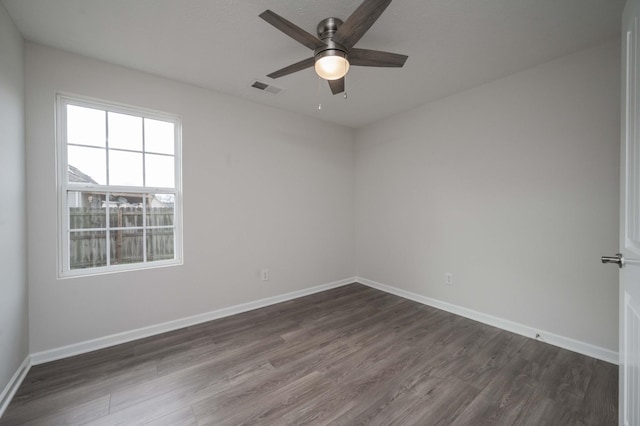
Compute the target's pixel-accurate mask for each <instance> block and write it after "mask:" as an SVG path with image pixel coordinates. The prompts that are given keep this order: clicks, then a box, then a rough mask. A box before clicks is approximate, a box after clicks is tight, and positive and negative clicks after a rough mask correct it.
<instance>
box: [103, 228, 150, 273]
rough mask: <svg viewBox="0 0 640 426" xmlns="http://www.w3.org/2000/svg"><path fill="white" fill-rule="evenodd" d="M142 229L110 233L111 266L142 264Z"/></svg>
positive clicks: (119, 230) (120, 230)
mask: <svg viewBox="0 0 640 426" xmlns="http://www.w3.org/2000/svg"><path fill="white" fill-rule="evenodd" d="M143 250H144V248H143V246H142V229H118V230H113V231H111V264H112V265H120V264H123V263H139V262H143V261H144V258H143V256H142V255H143Z"/></svg>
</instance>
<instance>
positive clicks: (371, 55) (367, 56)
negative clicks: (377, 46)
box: [347, 49, 408, 67]
mask: <svg viewBox="0 0 640 426" xmlns="http://www.w3.org/2000/svg"><path fill="white" fill-rule="evenodd" d="M407 58H408V56H407V55H400V54H399V53H391V52H381V51H379V50H369V49H351V50H349V56H348V58H347V59H348V60H349V64H350V65H359V66H361V67H402V66H403V65H404V63H405V61H406V60H407Z"/></svg>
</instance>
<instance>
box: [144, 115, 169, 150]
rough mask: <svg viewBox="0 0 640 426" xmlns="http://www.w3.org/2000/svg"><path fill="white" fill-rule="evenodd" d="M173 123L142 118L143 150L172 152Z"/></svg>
mask: <svg viewBox="0 0 640 426" xmlns="http://www.w3.org/2000/svg"><path fill="white" fill-rule="evenodd" d="M174 132H175V129H174V124H173V123H169V122H167V121H158V120H152V119H150V118H145V119H144V150H145V151H147V152H157V153H160V154H171V155H173V154H174Z"/></svg>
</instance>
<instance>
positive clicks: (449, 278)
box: [444, 272, 453, 285]
mask: <svg viewBox="0 0 640 426" xmlns="http://www.w3.org/2000/svg"><path fill="white" fill-rule="evenodd" d="M444 283H445V284H446V285H453V273H451V272H445V273H444Z"/></svg>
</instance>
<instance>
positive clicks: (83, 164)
mask: <svg viewBox="0 0 640 426" xmlns="http://www.w3.org/2000/svg"><path fill="white" fill-rule="evenodd" d="M57 119H58V153H59V159H58V173H59V176H58V190H59V195H58V201H59V216H60V229H59V236H60V237H59V240H60V256H59V258H60V276H61V277H65V276H78V275H90V274H97V273H103V272H113V271H121V270H129V269H141V268H149V267H155V266H166V265H176V264H181V263H182V229H181V224H182V221H181V212H182V208H181V207H182V206H181V200H182V196H181V195H182V194H181V183H180V177H181V173H180V169H181V164H180V163H181V162H180V145H181V144H180V142H181V141H180V137H181V126H180V120H179V118H178V117H176V116H172V115H168V114H163V113H157V112H152V111H146V110H142V109H137V108H130V107H123V106H119V105H112V104H108V103H104V102H100V101H93V100H86V99H80V98H71V97H67V96H58V103H57Z"/></svg>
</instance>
